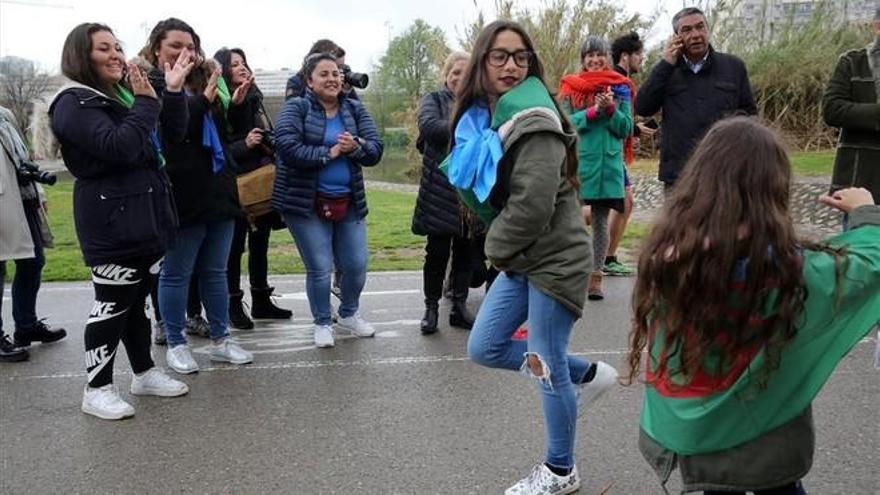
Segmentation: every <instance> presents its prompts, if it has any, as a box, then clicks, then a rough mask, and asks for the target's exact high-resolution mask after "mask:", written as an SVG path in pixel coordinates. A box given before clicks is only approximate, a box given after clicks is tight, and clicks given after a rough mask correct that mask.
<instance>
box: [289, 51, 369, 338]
mask: <svg viewBox="0 0 880 495" xmlns="http://www.w3.org/2000/svg"><path fill="white" fill-rule="evenodd" d="M304 65H305V66H304V68H303V74H305V76H306V79H307V80H306V83H307V84H308V87H309V89H308V90H306V94H305V96H303V97H300V98H292V99H290V100H288V101H287V102H286V103H285V105H284V108H283V109H282V110H281V114H280V115H279V116H278V122H277V123H276V126H275V143H276V144H275V146H276V153H277V157H278V164H277V165H278V168H277V171H276V174H277V175H276V178H275V191H274V194H273V196H272V207H273V208H275V209H276V210H278V211H279V212H281V213H282V214H283V216H284V221H285V223H286V224H287V227H288V228H289V229H290V232H291V234H292V235H293V236H294V237H295V238H296V247H297V249H298V250H299V253H300V256H301V257H302V260H303V263H304V264H305V266H306V270H307V275H306V292H307V294H308V298H309V306H310V308H311V311H312V316H313V318H314V323H315V327H314V336H315V345H317V346H318V347H332V346H333V345H334V338H333V328H332V327H331V323H332V319H331V315H330V273H331V271H332V270H333V267H334V265H335V266H336V267H337V268H338V270H339V271H340V273H341V275H340V286H341V287H340V289H341V301H342V302H341V304H340V306H339V319H338V322H337V324H338V326H339V327H340V328H342V329H344V330H347V331H350V332H351V333H352V334H354V335H356V336H358V337H372V336H373V335H374V334H375V329H373V327H372V325H370V324H369V323H367V322H366V321H364V319H363V318H361V316H360V315H359V313H358V308H359V304H360V294H361V291H362V290H363V288H364V284H365V283H366V273H367V226H366V218H365V217H366V216H367V199H366V195H365V193H364V175H363V172H362V170H361V167H364V166H372V165H375V164H377V163H378V162H379V160H380V159H381V158H382V141H381V140H380V139H379V134H378V132H377V131H376V124H375V123H374V122H373V119H372V117H370V115H369V114H368V113H367V110H366V109H365V108H364V106H363V104H362V103H360V102H359V101H356V100H353V99H351V98H346V97H344V96H343V95H342V94H341V89H342V75H341V73H340V71H339V67H338V65H337V63H336V58H335V57H334V56H333V55H331V54H329V53H317V54H314V55H310V56H309V57H308V58H306V62H305V64H304Z"/></svg>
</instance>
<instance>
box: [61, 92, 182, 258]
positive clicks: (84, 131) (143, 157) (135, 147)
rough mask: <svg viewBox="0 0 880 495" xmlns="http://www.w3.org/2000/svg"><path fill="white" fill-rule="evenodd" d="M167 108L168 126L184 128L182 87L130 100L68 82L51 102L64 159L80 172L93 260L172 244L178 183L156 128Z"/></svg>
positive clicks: (168, 130) (82, 231)
mask: <svg viewBox="0 0 880 495" xmlns="http://www.w3.org/2000/svg"><path fill="white" fill-rule="evenodd" d="M160 107H161V108H162V112H163V113H164V116H163V119H162V123H163V125H162V132H163V133H164V134H166V135H168V136H176V137H177V138H179V137H180V136H182V134H183V131H184V129H185V128H186V123H187V118H188V117H187V108H186V100H185V99H184V95H183V94H182V93H177V94H175V93H167V92H166V93H164V94H163V95H162V97H161V103H160V101H159V100H156V99H154V98H151V97H148V96H135V99H134V105H133V106H132V107H131V108H126V107H125V106H124V105H122V104H121V103H120V102H119V101H117V100H115V99H113V98H110V97H109V96H107V95H105V94H103V93H101V92H100V91H98V90H96V89H94V88H91V87H88V86H85V85H82V84H79V83H71V84H67V85H65V86H64V87H62V88H61V90H59V92H58V94H57V95H56V96H55V98H54V99H53V100H52V104H51V105H50V106H49V114H50V117H51V122H52V131H53V132H54V133H55V136H56V137H57V138H58V141H59V143H61V156H62V158H63V159H64V165H65V166H66V167H67V169H68V170H69V171H70V173H71V174H72V175H73V176H74V177H75V178H76V182H75V183H74V189H73V215H74V221H75V224H76V233H77V237H78V238H79V242H80V247H81V248H82V252H83V257H84V258H85V262H86V264H87V265H88V266H97V265H101V264H105V263H110V262H118V261H123V260H127V259H131V258H136V257H141V256H153V255H160V254H161V253H163V252H164V251H165V248H166V246H167V244H168V242H169V241H170V240H171V238H172V236H173V233H174V231H175V229H176V227H177V215H176V212H175V206H174V201H173V198H172V193H171V185H170V183H169V180H168V176H167V175H166V174H165V170H164V169H162V168H160V164H159V159H158V155H157V153H156V150H155V149H154V148H153V146H152V145H151V143H150V133H151V132H152V131H153V130H154V129H155V128H156V126H157V125H158V124H159V112H160Z"/></svg>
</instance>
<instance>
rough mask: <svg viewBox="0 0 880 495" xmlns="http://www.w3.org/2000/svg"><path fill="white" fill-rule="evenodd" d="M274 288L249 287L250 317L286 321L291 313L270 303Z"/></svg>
mask: <svg viewBox="0 0 880 495" xmlns="http://www.w3.org/2000/svg"><path fill="white" fill-rule="evenodd" d="M274 290H275V287H251V316H252V317H254V318H257V319H263V318H265V319H269V320H287V319H289V318H290V317H292V316H293V311H290V310H288V309H284V308H279V307H278V306H276V305H275V304H274V303H273V302H272V298H271V296H272V291H274Z"/></svg>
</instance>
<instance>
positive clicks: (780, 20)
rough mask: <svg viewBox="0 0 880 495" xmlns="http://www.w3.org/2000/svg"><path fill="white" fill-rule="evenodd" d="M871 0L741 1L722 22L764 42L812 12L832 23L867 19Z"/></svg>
mask: <svg viewBox="0 0 880 495" xmlns="http://www.w3.org/2000/svg"><path fill="white" fill-rule="evenodd" d="M875 8H876V4H875V1H874V0H741V1H740V2H739V3H737V4H736V5H735V7H734V8H733V12H732V14H731V16H730V17H729V18H728V19H725V21H726V22H729V21H733V22H735V23H737V24H738V25H739V27H740V29H742V31H743V32H742V34H743V35H745V36H746V39H750V40H755V41H759V42H760V43H765V42H768V41H772V40H773V39H775V38H776V37H777V36H778V35H779V34H780V33H782V32H784V31H785V29H786V28H788V27H789V26H794V27H797V26H802V25H804V24H806V23H808V22H809V21H810V19H812V17H813V15H814V14H816V13H820V12H821V13H822V15H828V16H832V17H833V19H832V22H835V23H843V22H869V21H871V19H873V18H874V9H875Z"/></svg>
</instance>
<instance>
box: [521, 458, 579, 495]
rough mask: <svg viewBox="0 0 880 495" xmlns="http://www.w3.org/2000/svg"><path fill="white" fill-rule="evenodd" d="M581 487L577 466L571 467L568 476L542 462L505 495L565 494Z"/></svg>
mask: <svg viewBox="0 0 880 495" xmlns="http://www.w3.org/2000/svg"><path fill="white" fill-rule="evenodd" d="M580 487H581V478H580V476H578V470H577V466H574V467H573V468H572V469H571V473H569V474H568V476H559V475H557V474H555V473H554V472H553V471H550V468H548V467H547V466H546V465H544V463H543V462H542V463H540V464H536V465H535V467H533V468H532V472H531V473H529V475H528V476H526V477H525V478H523V479H521V480H519V481H517V482H516V484H515V485H513V486H511V487H510V488H508V489H507V490H506V491H505V492H504V495H565V494H567V493H574V492H576V491H577V490H578V489H579V488H580Z"/></svg>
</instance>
